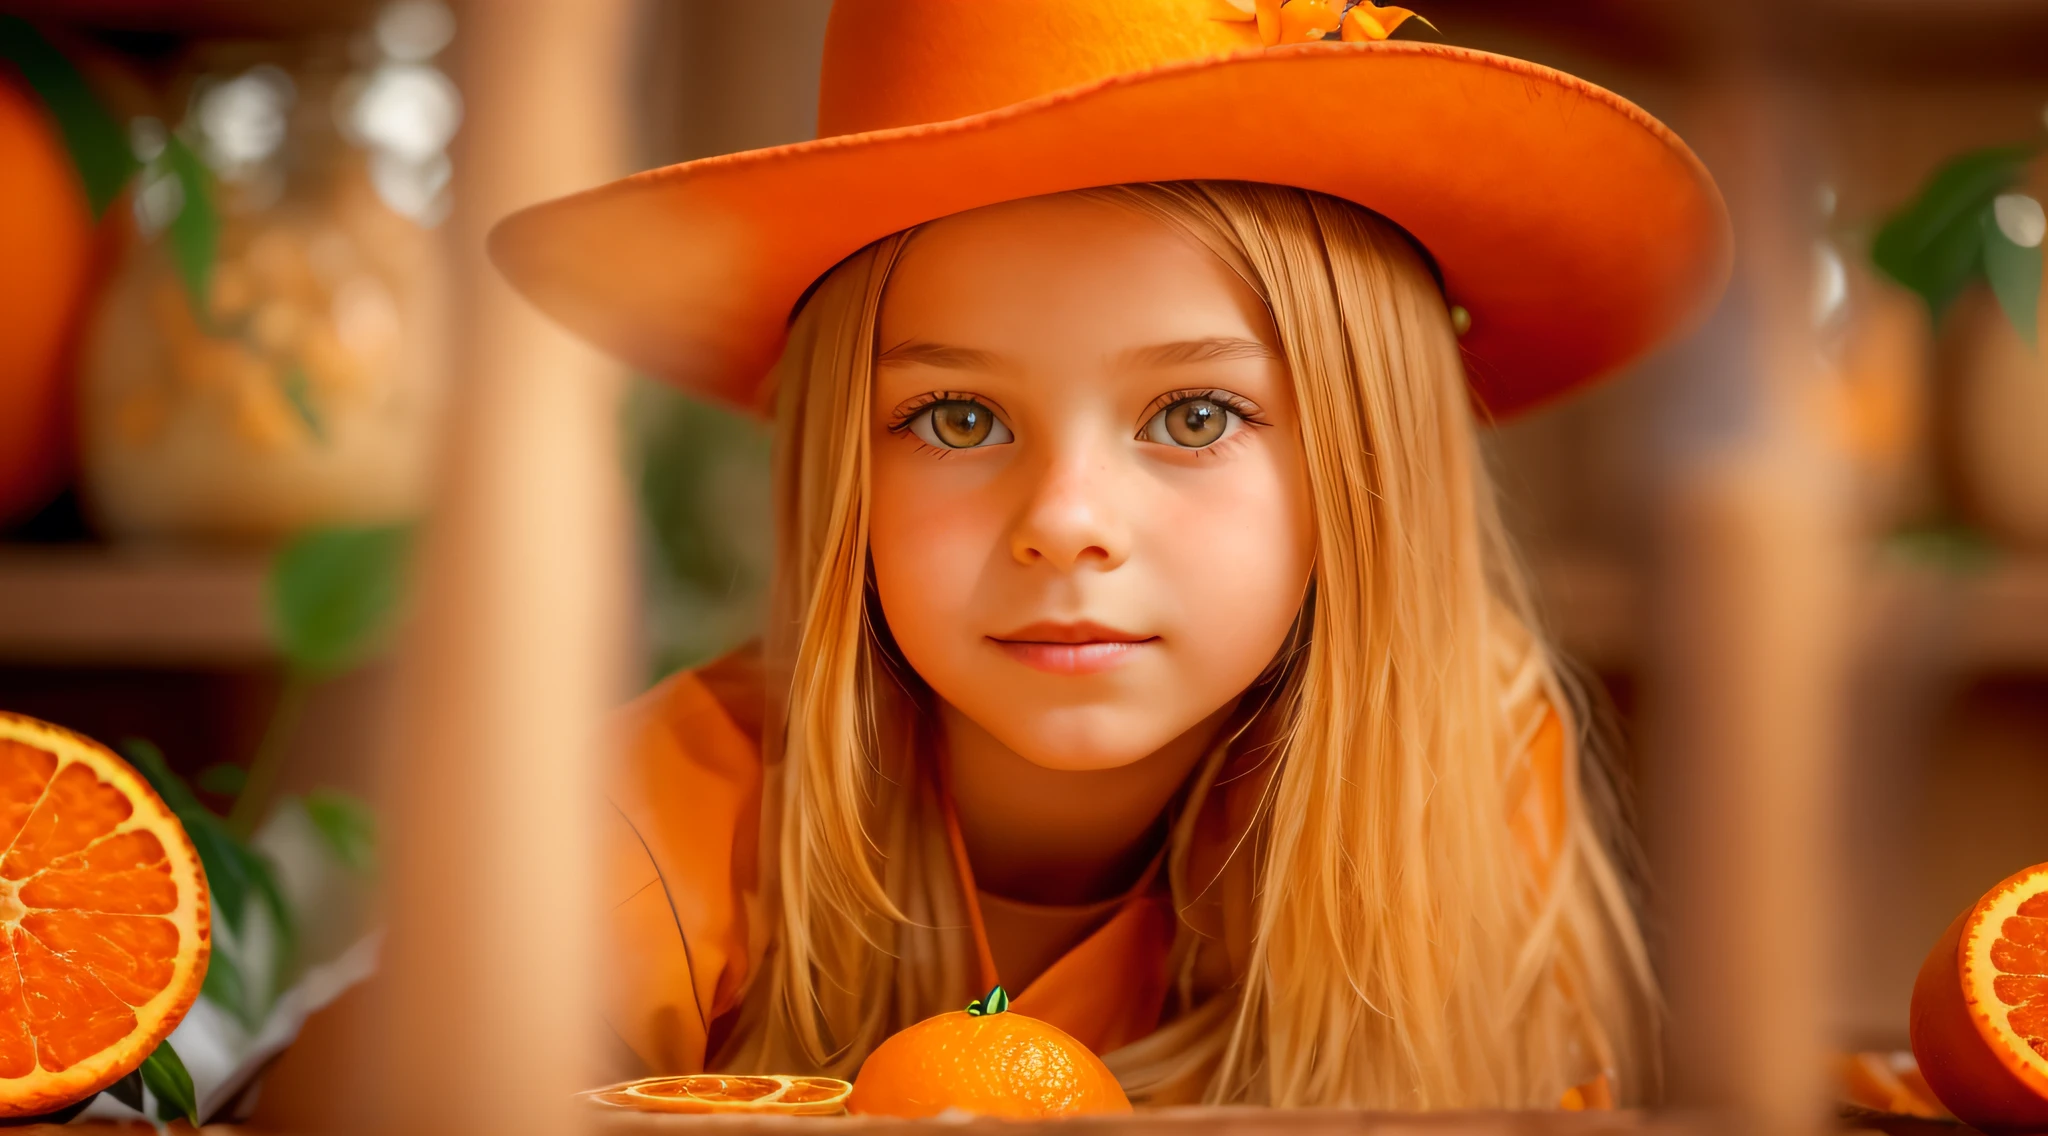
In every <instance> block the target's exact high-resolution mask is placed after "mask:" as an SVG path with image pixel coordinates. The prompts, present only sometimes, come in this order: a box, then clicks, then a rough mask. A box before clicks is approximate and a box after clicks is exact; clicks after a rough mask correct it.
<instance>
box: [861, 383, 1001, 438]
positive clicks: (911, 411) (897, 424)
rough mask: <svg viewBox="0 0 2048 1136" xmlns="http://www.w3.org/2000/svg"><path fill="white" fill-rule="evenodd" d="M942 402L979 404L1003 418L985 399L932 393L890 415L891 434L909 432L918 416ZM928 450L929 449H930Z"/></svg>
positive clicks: (958, 392)
mask: <svg viewBox="0 0 2048 1136" xmlns="http://www.w3.org/2000/svg"><path fill="white" fill-rule="evenodd" d="M942 402H978V403H980V404H981V405H983V406H987V407H988V408H989V410H990V412H992V413H996V417H998V418H1000V417H1002V415H1001V414H1000V413H998V412H996V408H995V407H994V406H991V405H990V404H989V401H988V400H987V399H985V398H980V397H978V396H976V395H971V394H968V393H966V392H965V391H930V392H928V393H925V394H921V395H918V396H917V397H916V398H913V399H911V400H910V401H908V402H906V403H904V404H903V405H901V406H899V407H897V408H896V410H895V413H893V414H892V415H890V418H889V427H888V429H889V432H890V433H891V434H901V433H904V432H906V431H908V430H909V429H910V424H911V423H912V422H915V421H917V416H918V415H919V414H921V413H923V412H924V410H925V409H926V408H927V407H931V406H936V405H937V404H939V403H942ZM926 448H927V449H929V448H930V447H926Z"/></svg>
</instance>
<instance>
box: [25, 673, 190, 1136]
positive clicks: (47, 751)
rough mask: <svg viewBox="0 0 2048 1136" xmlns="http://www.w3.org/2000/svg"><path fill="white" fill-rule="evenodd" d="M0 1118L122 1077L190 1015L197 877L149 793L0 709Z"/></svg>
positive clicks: (31, 1111) (181, 837)
mask: <svg viewBox="0 0 2048 1136" xmlns="http://www.w3.org/2000/svg"><path fill="white" fill-rule="evenodd" d="M0 849H4V851H0V1117H12V1116H35V1115H38V1114H40V1113H45V1112H49V1111H51V1110H53V1109H57V1108H62V1107H63V1106H65V1105H67V1104H70V1103H71V1102H73V1101H76V1100H80V1099H82V1098H84V1097H86V1096H88V1095H90V1094H92V1093H95V1092H98V1091H99V1090H101V1089H103V1088H105V1087H107V1086H108V1085H110V1084H113V1083H114V1082H115V1081H118V1080H120V1079H121V1078H122V1077H125V1076H127V1075H128V1073H129V1072H130V1071H132V1070H133V1069H134V1068H135V1067H136V1066H138V1065H140V1064H142V1061H143V1059H144V1058H146V1057H148V1056H149V1055H150V1053H151V1051H153V1050H155V1049H156V1046H157V1043H158V1042H160V1041H162V1040H163V1039H164V1038H165V1036H167V1035H168V1034H169V1033H170V1032H171V1030H172V1029H174V1028H176V1027H177V1024H178V1022H179V1021H180V1020H181V1019H182V1018H184V1016H185V1011H186V1010H188V1009H191V1007H192V1000H193V999H194V998H196V997H198V995H199V986H200V983H201V982H202V981H203V980H204V979H205V977H206V959H207V952H208V949H209V945H210V939H209V916H208V906H207V898H206V875H205V873H204V872H203V871H202V870H201V869H200V866H199V854H198V853H197V852H195V851H193V848H192V842H191V841H190V840H188V839H186V837H185V830H184V828H183V827H182V826H181V825H179V824H178V820H177V818H176V817H174V816H172V815H171V811H170V810H169V809H167V808H165V807H164V803H163V801H162V800H160V799H159V798H158V797H157V795H156V792H155V791H154V790H152V789H151V788H150V787H149V784H148V783H147V782H145V781H144V780H143V779H142V777H141V775H139V774H137V773H136V772H135V770H133V769H131V768H129V766H128V763H127V762H125V761H122V760H121V759H120V758H118V757H115V756H114V755H113V754H112V753H111V752H109V751H108V750H107V748H106V747H105V746H102V745H100V744H99V743H98V742H95V741H92V740H91V739H89V738H83V737H80V736H79V735H77V734H74V733H72V732H70V731H69V730H65V729H61V728H59V727H56V726H52V725H50V724H48V723H46V722H38V721H36V720H35V719H33V718H25V717H22V716H20V715H16V714H7V713H0Z"/></svg>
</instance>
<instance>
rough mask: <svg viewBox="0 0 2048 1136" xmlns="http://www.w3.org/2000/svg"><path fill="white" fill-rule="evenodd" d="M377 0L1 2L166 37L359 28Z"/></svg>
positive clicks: (63, 20)
mask: <svg viewBox="0 0 2048 1136" xmlns="http://www.w3.org/2000/svg"><path fill="white" fill-rule="evenodd" d="M376 7H377V4H376V2H375V0H296V2H292V0H287V2H285V3H279V2H278V0H0V12H4V13H6V14H8V15H12V16H22V17H24V18H26V19H30V20H35V21H37V22H39V23H51V24H64V25H69V26H71V27H75V28H80V29H87V30H99V31H112V32H143V33H155V34H166V35H178V36H186V35H206V36H235V37H239V36H257V37H271V36H295V35H304V34H307V33H312V32H322V31H336V30H340V31H347V30H350V29H354V28H360V27H362V26H364V24H365V23H367V22H368V19H369V16H370V13H372V12H374V11H375V10H376Z"/></svg>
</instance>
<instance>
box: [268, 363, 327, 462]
mask: <svg viewBox="0 0 2048 1136" xmlns="http://www.w3.org/2000/svg"><path fill="white" fill-rule="evenodd" d="M279 381H280V382H281V383H282V385H283V387H284V397H285V401H287V402H289V403H291V404H292V409H293V410H296V411H298V412H299V421H301V422H304V423H305V424H306V430H307V432H308V433H310V434H312V435H313V440H314V441H318V442H324V441H326V440H327V427H326V425H325V423H324V422H323V421H322V420H321V418H320V408H319V407H317V406H314V405H313V388H312V386H311V384H309V383H308V382H307V381H306V369H305V368H304V367H302V366H300V365H299V364H297V363H294V364H292V365H291V366H289V367H287V368H285V372H284V376H283V377H282V379H280V380H279Z"/></svg>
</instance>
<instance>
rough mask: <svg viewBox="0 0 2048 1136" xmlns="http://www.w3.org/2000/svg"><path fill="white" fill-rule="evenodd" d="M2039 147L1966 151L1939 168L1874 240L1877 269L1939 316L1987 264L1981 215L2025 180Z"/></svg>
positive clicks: (1872, 249) (2002, 147)
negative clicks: (1984, 261)
mask: <svg viewBox="0 0 2048 1136" xmlns="http://www.w3.org/2000/svg"><path fill="white" fill-rule="evenodd" d="M2037 150H2038V147H2035V146H2031V145H2029V146H1998V147H1993V148H1991V149H1988V150H1977V151H1974V152H1972V153H1968V154H1964V155H1963V156H1962V157H1960V158H1957V159H1955V160H1954V161H1952V162H1950V163H1949V164H1947V165H1945V166H1943V167H1942V168H1941V169H1939V170H1937V171H1936V172H1935V174H1934V176H1933V177H1932V178H1930V179H1928V182H1927V184H1926V185H1925V186H1924V187H1922V189H1921V190H1920V194H1919V196H1918V197H1916V198H1914V199H1913V201H1912V202H1910V203H1909V204H1907V205H1906V206H1905V207H1904V208H1902V209H1900V210H1899V211H1898V212H1897V213H1894V214H1892V216H1891V217H1890V218H1888V219H1887V220H1886V221H1885V223H1884V226H1883V227H1882V228H1880V229H1879V230H1878V232H1877V237H1876V239H1875V240H1873V241H1872V242H1871V247H1870V257H1871V259H1872V260H1873V261H1875V262H1876V264H1877V267H1878V268H1879V269H1881V270H1882V271H1883V272H1884V273H1885V274H1886V275H1888V276H1890V277H1891V278H1892V279H1894V280H1896V281H1898V282H1899V283H1901V284H1903V285H1905V286H1906V287H1908V288H1911V289H1912V290H1913V291H1915V292H1918V293H1919V294H1920V297H1921V298H1922V299H1924V300H1926V301H1927V306H1928V308H1929V309H1930V310H1931V311H1932V312H1933V313H1934V315H1935V316H1936V317H1937V318H1939V317H1940V315H1941V314H1942V313H1943V312H1944V311H1946V310H1947V309H1948V306H1949V304H1950V303H1952V302H1954V300H1955V298H1956V297H1957V296H1959V295H1961V294H1962V292H1963V289H1964V288H1966V287H1968V286H1969V284H1970V281H1971V280H1972V279H1974V278H1975V276H1976V274H1977V271H1978V269H1979V267H1980V266H1981V265H1982V264H1983V247H1984V233H1983V228H1982V226H1981V224H1980V223H1979V221H1978V215H1979V214H1980V213H1981V212H1982V211H1983V210H1984V208H1985V207H1986V206H1988V205H1990V204H1991V201H1992V199H1993V198H1995V197H1997V196H1998V195H1999V194H2001V193H2004V192H2005V191H2007V190H2009V189H2011V188H2013V187H2014V186H2016V185H2018V184H2020V183H2021V182H2022V181H2023V180H2025V178H2026V165H2027V163H2028V161H2030V160H2031V159H2032V158H2033V157H2034V155H2035V153H2036V152H2037Z"/></svg>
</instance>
